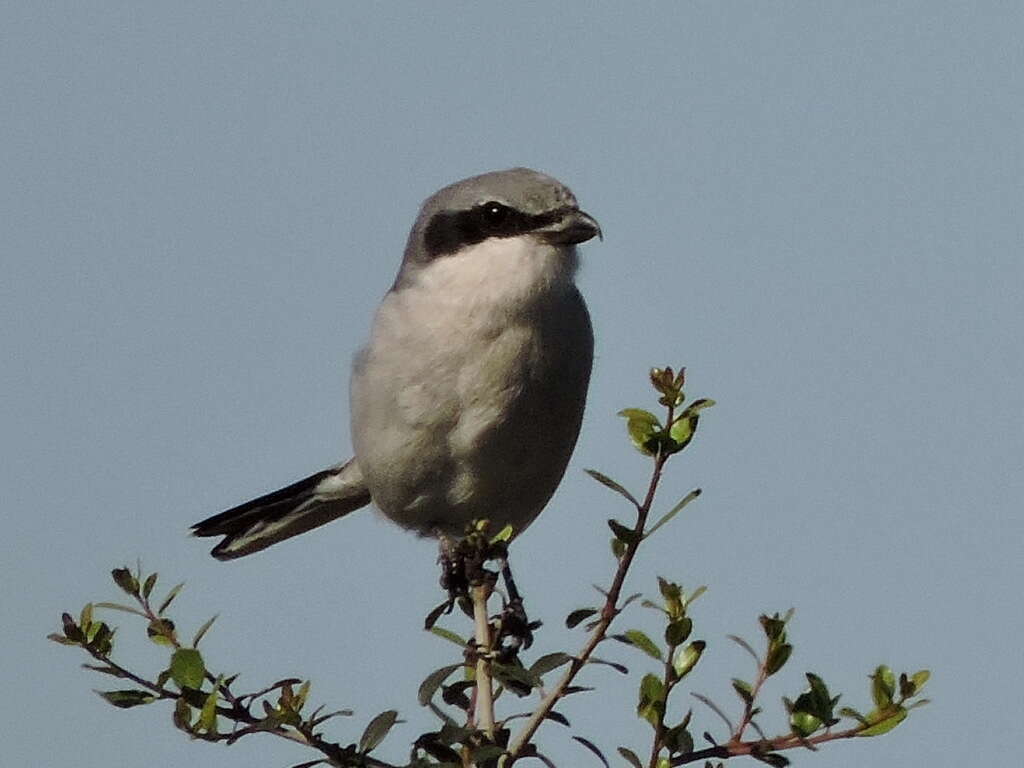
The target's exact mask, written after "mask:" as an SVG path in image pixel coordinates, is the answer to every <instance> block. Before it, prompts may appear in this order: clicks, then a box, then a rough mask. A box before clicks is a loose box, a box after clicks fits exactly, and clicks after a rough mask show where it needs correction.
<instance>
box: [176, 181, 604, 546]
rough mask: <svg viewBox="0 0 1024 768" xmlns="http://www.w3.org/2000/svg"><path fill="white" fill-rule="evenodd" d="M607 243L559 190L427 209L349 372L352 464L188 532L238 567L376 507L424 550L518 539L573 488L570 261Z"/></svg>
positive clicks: (460, 189)
mask: <svg viewBox="0 0 1024 768" xmlns="http://www.w3.org/2000/svg"><path fill="white" fill-rule="evenodd" d="M595 235H597V236H600V235H601V229H600V227H599V226H598V224H597V222H596V221H595V220H594V219H593V218H592V217H590V216H589V215H588V214H586V213H584V212H583V211H581V210H580V209H579V207H578V206H577V203H576V198H575V197H574V196H573V194H572V192H570V191H569V189H568V188H567V187H565V186H564V185H563V184H561V183H560V182H558V181H557V180H556V179H553V178H551V177H550V176H546V175H544V174H542V173H538V172H537V171H532V170H530V169H528V168H513V169H511V170H507V171H495V172H492V173H485V174H483V175H481V176H473V177H471V178H468V179H464V180H462V181H459V182H456V183H455V184H452V185H450V186H447V187H445V188H444V189H442V190H440V191H439V192H437V193H436V194H434V195H433V196H431V197H429V198H428V199H427V200H426V201H425V202H424V203H423V206H422V208H421V209H420V213H419V216H418V217H417V219H416V222H415V224H413V227H412V232H411V233H410V234H409V240H408V243H407V245H406V247H405V256H404V258H403V259H402V266H401V268H400V269H399V271H398V277H397V278H396V279H395V283H394V285H393V286H392V287H391V290H390V291H388V293H387V295H385V296H384V299H383V301H381V304H380V307H379V308H378V310H377V314H376V317H375V319H374V323H373V328H372V331H371V334H370V342H369V344H367V346H366V347H365V348H363V349H362V351H360V352H359V353H358V354H357V355H356V358H355V360H354V362H353V366H352V379H351V387H350V404H351V429H352V444H353V448H354V450H355V457H354V458H352V459H350V460H349V461H347V462H344V463H342V464H337V465H335V466H333V467H330V468H328V469H325V470H323V471H321V472H317V473H316V474H315V475H311V476H310V477H307V478H306V479H305V480H300V481H299V482H297V483H294V484H292V485H289V486H288V487H286V488H282V489H281V490H278V491H274V492H273V493H269V494H267V495H266V496H261V497H260V498H258V499H254V500H253V501H249V502H246V503H245V504H242V505H240V506H237V507H235V508H233V509H229V510H228V511H226V512H223V513H221V514H219V515H216V516H214V517H211V518H209V519H207V520H203V521H202V522H200V523H196V524H195V525H194V526H193V533H194V534H195V535H196V536H223V537H224V539H223V540H222V541H221V542H220V543H219V544H217V546H216V547H214V548H213V550H212V554H213V556H214V557H217V558H219V559H222V560H229V559H232V558H236V557H242V556H243V555H248V554H252V553H253V552H258V551H259V550H261V549H264V548H266V547H269V546H270V545H271V544H274V543H276V542H278V541H281V540H283V539H287V538H289V537H291V536H296V535H298V534H300V533H304V532H306V531H308V530H310V529H312V528H316V527H317V526H320V525H323V524H324V523H327V522H330V521H331V520H334V519H335V518H338V517H342V516H343V515H347V514H348V513H349V512H352V511H354V510H356V509H359V508H360V507H363V506H366V505H367V504H369V503H370V502H373V504H374V505H375V506H376V507H377V508H378V509H380V511H381V512H383V513H384V515H386V516H387V517H388V518H390V519H391V520H393V521H395V522H396V523H398V524H399V525H401V526H403V527H405V528H410V529H412V530H413V531H416V532H418V533H419V534H421V535H432V536H438V535H452V536H461V535H462V534H463V533H464V532H465V526H466V524H467V523H469V522H470V521H471V520H474V519H481V518H487V519H488V520H490V521H491V523H492V525H493V526H494V528H492V530H501V529H502V528H504V527H505V526H506V525H511V526H512V527H513V530H514V533H515V534H518V533H520V532H522V530H523V529H524V528H526V526H527V525H529V524H530V522H532V521H533V519H534V518H535V517H536V516H537V515H538V514H539V513H540V511H541V509H542V508H543V507H544V505H545V504H546V503H547V502H548V500H549V499H550V498H551V495H552V494H553V493H554V492H555V488H556V487H557V486H558V483H559V482H560V481H561V479H562V475H563V474H564V473H565V467H566V464H567V463H568V461H569V456H570V455H571V454H572V450H573V447H574V446H575V444H576V438H577V436H578V434H579V430H580V422H581V420H582V417H583V406H584V403H585V401H586V396H587V385H588V383H589V380H590V368H591V362H592V359H593V347H594V341H593V335H592V332H591V327H590V316H589V314H588V313H587V307H586V304H584V302H583V298H582V297H581V296H580V293H579V291H578V290H577V289H576V285H575V283H574V282H573V279H574V277H575V274H576V269H577V266H578V256H577V253H576V246H577V244H579V243H582V242H585V241H587V240H590V239H591V238H592V237H594V236H595Z"/></svg>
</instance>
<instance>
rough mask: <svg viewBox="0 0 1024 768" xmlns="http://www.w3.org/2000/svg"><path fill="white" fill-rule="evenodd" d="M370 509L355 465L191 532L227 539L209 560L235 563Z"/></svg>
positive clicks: (231, 511)
mask: <svg viewBox="0 0 1024 768" xmlns="http://www.w3.org/2000/svg"><path fill="white" fill-rule="evenodd" d="M369 503H370V492H369V491H368V490H367V488H366V484H365V483H364V482H363V476H362V473H361V472H360V471H359V467H358V466H357V465H356V463H355V462H354V461H349V462H347V463H345V464H339V465H337V466H334V467H331V468H330V469H325V470H323V471H322V472H317V473H316V474H315V475H310V476H309V477H307V478H305V479H304V480H299V482H297V483H292V484H291V485H289V486H287V487H285V488H281V489H280V490H277V491H274V492H273V493H268V494H267V495H265V496H260V497H259V498H258V499H253V500H252V501H247V502H246V503H245V504H240V505H238V506H237V507H234V508H232V509H229V510H227V511H226V512H221V513H220V514H219V515H214V516H213V517H210V518H207V519H206V520H203V521H202V522H199V523H196V524H195V525H193V526H192V533H193V535H195V536H223V537H224V540H223V541H221V542H220V543H219V544H218V545H217V546H216V547H214V548H213V549H212V550H211V551H210V554H212V555H213V556H214V557H216V558H217V559H218V560H232V559H234V558H236V557H242V556H244V555H251V554H252V553H253V552H259V551H260V550H261V549H266V548H267V547H269V546H270V545H271V544H276V543H277V542H279V541H283V540H284V539H288V538H291V537H292V536H298V535H299V534H300V533H305V532H306V531H308V530H311V529H312V528H316V527H318V526H321V525H323V524H324V523H329V522H330V521H331V520H335V519H337V518H339V517H342V516H344V515H347V514H348V513H349V512H354V511H355V510H357V509H359V508H360V507H364V506H366V505H367V504H369Z"/></svg>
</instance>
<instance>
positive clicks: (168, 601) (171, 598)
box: [156, 582, 185, 614]
mask: <svg viewBox="0 0 1024 768" xmlns="http://www.w3.org/2000/svg"><path fill="white" fill-rule="evenodd" d="M184 586H185V582H181V583H180V584H175V585H174V586H173V587H171V591H170V592H168V593H167V597H165V598H164V601H163V602H162V603H160V607H159V608H157V609H156V612H157V614H162V613H163V612H164V611H166V610H167V609H168V608H170V607H171V603H173V602H174V598H176V597H177V596H178V593H179V592H181V588H182V587H184Z"/></svg>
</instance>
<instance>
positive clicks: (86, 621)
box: [78, 603, 92, 639]
mask: <svg viewBox="0 0 1024 768" xmlns="http://www.w3.org/2000/svg"><path fill="white" fill-rule="evenodd" d="M90 624H92V603H86V604H85V605H84V606H82V611H81V613H79V615H78V626H80V627H81V628H82V631H83V632H85V633H86V639H90V638H89V625H90Z"/></svg>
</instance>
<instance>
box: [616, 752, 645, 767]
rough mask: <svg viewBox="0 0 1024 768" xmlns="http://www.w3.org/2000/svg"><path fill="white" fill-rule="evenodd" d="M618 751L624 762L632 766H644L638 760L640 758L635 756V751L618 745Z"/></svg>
mask: <svg viewBox="0 0 1024 768" xmlns="http://www.w3.org/2000/svg"><path fill="white" fill-rule="evenodd" d="M618 753H619V754H620V755H622V756H623V757H624V758H625V759H626V762H627V763H629V764H630V765H632V766H633V768H644V764H643V763H641V762H640V758H639V757H637V755H636V752H634V751H633V750H631V749H627V748H626V747H619V748H618Z"/></svg>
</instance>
